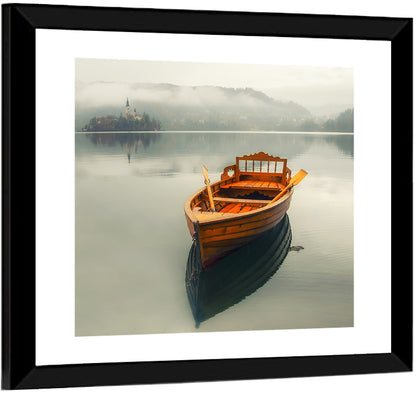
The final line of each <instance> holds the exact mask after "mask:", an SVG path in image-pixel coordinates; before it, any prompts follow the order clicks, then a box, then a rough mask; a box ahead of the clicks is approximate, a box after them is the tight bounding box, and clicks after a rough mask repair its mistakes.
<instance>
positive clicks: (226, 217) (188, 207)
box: [185, 177, 293, 224]
mask: <svg viewBox="0 0 416 396" xmlns="http://www.w3.org/2000/svg"><path fill="white" fill-rule="evenodd" d="M230 179H233V177H230V178H229V179H223V180H219V181H217V182H215V183H213V184H212V185H211V187H214V186H216V185H218V184H221V183H224V182H226V181H227V180H230ZM204 190H206V187H202V188H201V189H199V190H198V191H196V192H195V193H193V194H192V195H191V196H190V197H189V198H188V199H187V200H186V201H185V215H186V216H187V217H188V218H189V220H190V221H191V222H192V223H194V222H195V221H197V222H198V223H200V224H210V223H222V222H228V221H230V220H237V219H239V218H250V217H253V216H256V215H258V214H260V213H263V212H267V211H271V210H273V209H275V208H276V207H277V206H279V205H280V204H282V203H283V202H284V201H286V200H287V199H289V198H290V197H291V195H292V192H293V190H292V189H289V191H287V192H286V193H285V194H284V195H283V196H282V197H281V198H280V199H278V200H277V201H276V202H273V203H272V204H271V205H267V201H265V203H266V205H265V206H263V207H259V208H258V209H256V210H252V211H250V212H245V213H223V214H222V215H221V216H215V214H217V215H218V214H219V213H220V212H203V213H204V214H206V215H207V216H209V215H210V213H213V218H212V219H209V218H206V219H198V216H197V215H196V214H195V213H193V212H192V210H191V202H192V200H193V199H194V198H195V197H196V196H198V195H199V194H201V193H202V192H203V191H204ZM219 198H220V197H219Z"/></svg>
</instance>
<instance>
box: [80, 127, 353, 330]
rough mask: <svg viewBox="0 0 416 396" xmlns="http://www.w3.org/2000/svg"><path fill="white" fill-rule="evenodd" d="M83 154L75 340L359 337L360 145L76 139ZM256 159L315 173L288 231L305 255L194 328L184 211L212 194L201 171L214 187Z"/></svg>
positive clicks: (292, 139) (168, 137)
mask: <svg viewBox="0 0 416 396" xmlns="http://www.w3.org/2000/svg"><path fill="white" fill-rule="evenodd" d="M75 142H76V144H75V150H76V153H75V155H76V160H75V167H76V169H75V171H76V178H75V182H76V188H75V192H76V197H75V204H76V210H75V214H76V219H75V220H76V224H75V227H76V263H75V269H76V271H75V276H76V279H75V287H76V293H75V298H76V301H75V302H76V309H75V315H76V320H75V324H76V335H77V336H87V335H111V334H140V333H173V332H195V331H199V332H200V331H226V330H261V329H297V328H318V327H349V326H353V158H354V153H353V136H352V135H333V134H331V135H319V134H277V133H276V134H275V133H260V132H255V133H237V132H232V133H206V132H204V133H177V132H175V133H174V132H164V133H154V132H150V133H140V134H139V133H126V134H123V133H118V134H90V135H86V134H81V133H79V134H76V136H75ZM259 151H264V152H267V153H269V154H271V155H278V156H280V157H284V158H288V166H289V167H290V168H291V169H292V174H294V173H296V172H297V171H298V170H299V169H301V168H303V169H305V170H306V171H308V176H307V177H306V178H305V179H304V180H303V181H302V183H300V184H299V186H297V187H296V189H295V193H294V195H293V199H292V203H291V207H290V209H289V211H288V219H289V221H290V223H288V225H287V226H286V229H285V230H284V232H285V236H286V238H285V240H286V241H288V238H287V236H288V232H289V231H290V230H291V246H302V247H303V248H304V249H301V250H299V251H294V250H292V251H287V248H288V246H286V245H285V250H284V254H287V255H286V258H285V259H284V261H283V262H282V263H280V262H279V265H278V266H277V265H275V266H274V269H273V273H271V274H270V275H271V278H270V279H269V280H268V281H266V282H265V283H264V282H262V283H261V284H260V283H259V285H260V286H261V287H259V288H257V290H255V291H254V292H253V290H251V289H250V293H251V294H250V295H248V296H247V297H245V298H243V299H242V300H241V301H240V302H238V303H237V304H235V305H231V306H230V307H228V308H227V307H225V308H226V309H224V310H223V311H221V312H219V313H217V314H215V315H214V316H212V317H210V318H209V319H207V320H205V321H203V322H201V324H200V325H199V327H196V325H195V324H196V323H195V319H194V316H193V310H192V309H191V305H190V302H189V301H188V296H187V290H186V282H185V273H186V271H187V261H188V255H189V252H190V249H191V245H192V241H191V237H190V235H189V232H188V229H187V226H186V222H185V216H184V209H183V205H184V201H185V200H186V198H187V197H188V196H189V195H191V194H192V193H193V192H194V191H196V190H197V189H199V188H201V187H202V186H203V185H204V184H203V177H202V172H201V166H202V164H204V165H205V166H206V167H207V168H208V170H209V173H210V179H211V181H216V180H218V179H219V177H220V174H221V173H222V170H223V168H224V167H225V166H227V165H231V164H233V163H235V157H236V156H241V155H245V154H254V153H255V152H259ZM289 226H290V229H289V228H288V227H289ZM279 232H280V231H279ZM263 243H265V244H266V247H265V248H264V251H266V250H267V246H269V241H268V240H267V239H266V240H265V241H264V242H263ZM279 249H280V250H279V252H280V251H281V250H282V248H281V247H280V248H279ZM279 254H280V253H279ZM258 262H259V263H260V261H258ZM261 268H263V269H264V267H261ZM219 273H220V272H219ZM266 275H267V274H266ZM266 275H264V276H266ZM221 276H222V275H221ZM227 276H229V274H228V275H227ZM262 276H263V275H262ZM267 276H268V275H267ZM188 286H189V282H188ZM247 290H248V289H247ZM242 297H244V296H242Z"/></svg>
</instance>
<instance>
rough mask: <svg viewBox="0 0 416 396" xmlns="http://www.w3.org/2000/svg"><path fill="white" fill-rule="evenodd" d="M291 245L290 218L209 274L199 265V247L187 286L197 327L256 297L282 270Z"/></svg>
mask: <svg viewBox="0 0 416 396" xmlns="http://www.w3.org/2000/svg"><path fill="white" fill-rule="evenodd" d="M291 241H292V231H291V227H290V222H289V217H288V215H287V214H286V215H285V216H284V217H283V219H282V221H280V222H279V223H278V224H277V225H276V226H274V227H273V228H272V229H270V230H269V231H268V232H265V233H263V234H262V235H261V236H260V237H259V238H257V239H255V240H254V241H252V242H250V243H249V244H247V245H244V246H242V247H241V248H239V249H237V250H236V251H234V252H232V253H230V254H229V255H228V256H226V257H225V258H223V259H221V260H219V261H217V262H216V263H215V265H214V266H212V267H211V268H209V269H208V270H203V268H202V266H201V263H200V261H199V260H200V255H199V252H198V246H197V244H196V243H195V242H194V243H193V244H192V247H191V250H190V251H189V256H188V262H187V266H186V275H185V284H186V292H187V295H188V300H189V304H190V307H191V310H192V314H193V316H194V319H195V326H196V327H199V324H200V323H201V322H203V321H205V320H207V319H209V318H211V317H213V316H215V315H216V314H218V313H220V312H223V311H225V310H226V309H228V308H229V307H231V306H233V305H235V304H237V303H239V302H240V301H241V300H243V299H244V298H246V297H247V296H249V295H250V294H252V293H254V292H255V291H256V290H257V289H258V288H260V287H262V286H263V285H264V284H265V283H266V282H267V281H268V280H269V279H270V278H271V277H272V276H273V275H274V274H275V273H276V271H277V270H278V269H279V268H280V266H281V265H282V263H283V261H284V259H285V258H286V256H287V254H288V252H289V250H290V245H291Z"/></svg>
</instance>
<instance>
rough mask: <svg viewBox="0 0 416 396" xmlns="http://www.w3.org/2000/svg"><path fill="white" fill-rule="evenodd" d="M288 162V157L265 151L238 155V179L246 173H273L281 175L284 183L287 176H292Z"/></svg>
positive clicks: (236, 167)
mask: <svg viewBox="0 0 416 396" xmlns="http://www.w3.org/2000/svg"><path fill="white" fill-rule="evenodd" d="M286 164H287V159H285V158H280V157H273V156H271V155H269V154H266V153H263V152H260V153H256V154H252V155H245V156H243V157H236V164H235V172H236V179H237V181H239V180H240V176H242V175H245V174H247V175H248V174H250V175H253V174H254V175H256V174H258V175H259V176H261V175H265V174H273V176H279V177H281V179H282V183H283V184H284V183H285V182H286V180H287V178H290V170H289V168H288V167H287V166H286Z"/></svg>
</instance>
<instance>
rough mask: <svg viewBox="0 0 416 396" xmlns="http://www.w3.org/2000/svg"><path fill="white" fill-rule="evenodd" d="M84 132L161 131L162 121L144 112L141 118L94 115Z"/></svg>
mask: <svg viewBox="0 0 416 396" xmlns="http://www.w3.org/2000/svg"><path fill="white" fill-rule="evenodd" d="M82 130H83V131H84V132H106V131H160V130H161V124H160V121H159V120H157V119H155V118H152V119H151V118H150V116H149V115H148V114H147V113H143V115H142V117H141V118H140V119H137V118H133V117H132V118H125V117H122V116H121V115H120V117H115V116H111V115H108V116H106V117H94V118H92V119H91V121H90V122H89V123H88V124H87V125H85V127H84V128H83V129H82Z"/></svg>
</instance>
